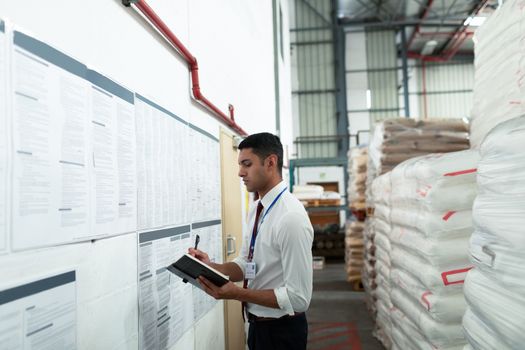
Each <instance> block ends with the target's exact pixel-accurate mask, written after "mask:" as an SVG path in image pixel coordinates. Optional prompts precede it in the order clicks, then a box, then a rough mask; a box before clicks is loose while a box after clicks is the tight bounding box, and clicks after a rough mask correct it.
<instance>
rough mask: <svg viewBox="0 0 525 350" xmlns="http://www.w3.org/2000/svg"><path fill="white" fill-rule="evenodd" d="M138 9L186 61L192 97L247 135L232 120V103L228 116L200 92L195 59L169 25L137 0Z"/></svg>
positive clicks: (245, 133)
mask: <svg viewBox="0 0 525 350" xmlns="http://www.w3.org/2000/svg"><path fill="white" fill-rule="evenodd" d="M134 5H135V6H136V7H137V9H138V10H140V12H141V13H142V14H143V15H144V16H145V17H146V18H147V19H148V20H149V21H150V22H151V24H153V26H154V27H155V28H157V30H158V31H159V32H160V33H161V34H162V35H163V36H164V38H165V39H166V40H167V41H168V42H169V43H170V44H171V45H172V46H173V47H174V48H175V49H176V50H177V52H179V53H180V55H181V56H182V57H183V58H184V60H185V61H186V62H187V63H188V69H189V70H190V73H191V83H192V94H193V98H194V99H195V100H196V101H198V102H199V103H200V104H202V105H203V106H204V107H206V108H207V109H208V110H209V111H210V112H212V113H213V115H214V116H215V117H216V118H217V119H219V120H220V121H222V122H224V123H225V124H227V125H228V126H229V127H230V128H232V129H233V130H235V131H236V132H238V133H239V134H240V135H241V136H247V135H248V133H247V132H246V131H244V130H243V129H242V128H241V127H240V126H239V125H238V124H237V123H236V122H235V120H234V116H233V114H234V108H233V106H232V105H229V106H228V110H229V113H230V116H229V117H228V116H227V115H226V114H225V113H223V112H222V111H221V110H220V109H219V108H217V106H215V105H214V104H213V103H212V102H211V101H210V100H208V99H207V98H206V97H205V96H204V95H203V94H202V92H201V88H200V85H199V65H198V64H197V59H196V58H195V56H193V55H192V54H191V52H190V51H189V50H188V49H187V48H186V46H184V44H182V42H181V41H180V40H179V39H178V38H177V37H176V36H175V34H173V32H172V31H171V30H170V29H169V27H168V26H167V25H166V23H164V21H162V19H161V18H160V17H159V16H158V15H157V14H156V13H155V11H153V9H152V8H151V7H150V6H149V5H148V4H147V3H146V2H145V1H144V0H139V1H137V2H136V3H135V4H134Z"/></svg>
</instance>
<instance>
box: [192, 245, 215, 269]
mask: <svg viewBox="0 0 525 350" xmlns="http://www.w3.org/2000/svg"><path fill="white" fill-rule="evenodd" d="M188 253H189V254H190V255H191V256H194V257H196V258H197V259H199V260H200V261H202V262H203V263H205V264H206V265H210V262H211V261H210V258H209V257H208V254H206V253H205V252H203V251H201V250H198V249H193V248H190V249H188Z"/></svg>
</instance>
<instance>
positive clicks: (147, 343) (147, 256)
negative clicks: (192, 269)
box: [138, 225, 193, 349]
mask: <svg viewBox="0 0 525 350" xmlns="http://www.w3.org/2000/svg"><path fill="white" fill-rule="evenodd" d="M191 245H192V241H191V234H190V226H189V225H186V226H179V227H174V228H168V229H161V230H156V231H149V232H143V233H140V234H139V250H138V251H139V270H138V280H139V344H140V348H141V349H168V348H169V347H170V346H171V345H173V344H174V343H175V342H177V340H179V339H180V338H181V337H182V335H183V334H184V332H185V331H186V330H188V329H189V328H190V327H191V326H192V324H193V304H192V286H191V284H189V283H183V282H182V280H181V279H180V278H178V277H177V276H175V275H173V274H171V273H170V272H169V271H168V270H166V267H167V266H168V265H170V264H171V263H173V262H174V261H175V260H177V259H178V258H179V257H180V256H181V255H183V254H184V253H186V252H187V250H188V248H189V247H190V246H191Z"/></svg>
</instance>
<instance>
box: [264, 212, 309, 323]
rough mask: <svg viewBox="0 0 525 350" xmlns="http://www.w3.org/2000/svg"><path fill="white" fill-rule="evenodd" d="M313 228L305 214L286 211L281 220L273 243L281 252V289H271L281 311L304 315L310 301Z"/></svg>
mask: <svg viewBox="0 0 525 350" xmlns="http://www.w3.org/2000/svg"><path fill="white" fill-rule="evenodd" d="M312 241H313V228H312V225H311V224H310V220H309V219H308V217H307V216H306V215H303V214H302V213H298V212H289V213H286V214H285V216H284V217H283V218H282V219H281V222H280V223H279V226H278V231H277V243H278V244H279V246H280V249H281V261H282V266H283V277H284V286H282V287H279V288H276V289H274V293H275V297H276V299H277V303H278V304H279V307H280V309H281V310H283V311H284V312H286V313H287V314H289V315H293V314H294V312H305V311H306V310H307V309H308V306H309V305H310V300H311V298H312V283H313V271H312Z"/></svg>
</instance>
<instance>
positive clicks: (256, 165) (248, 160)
mask: <svg viewBox="0 0 525 350" xmlns="http://www.w3.org/2000/svg"><path fill="white" fill-rule="evenodd" d="M239 177H241V178H242V180H243V182H244V185H246V188H247V189H248V191H249V192H257V191H258V190H260V189H262V188H264V187H265V186H266V183H267V182H268V174H267V169H266V166H265V162H263V161H261V159H260V158H259V157H258V156H257V155H256V154H255V153H253V152H252V149H251V148H243V149H241V151H240V152H239Z"/></svg>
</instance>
